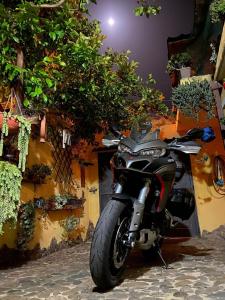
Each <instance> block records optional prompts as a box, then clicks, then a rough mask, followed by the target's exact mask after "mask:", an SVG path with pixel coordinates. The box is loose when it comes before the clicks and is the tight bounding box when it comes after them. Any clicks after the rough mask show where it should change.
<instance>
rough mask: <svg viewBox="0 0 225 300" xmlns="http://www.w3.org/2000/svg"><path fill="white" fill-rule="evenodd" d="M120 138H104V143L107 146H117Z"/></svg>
mask: <svg viewBox="0 0 225 300" xmlns="http://www.w3.org/2000/svg"><path fill="white" fill-rule="evenodd" d="M119 142H120V140H118V139H113V140H110V139H102V144H103V145H104V146H106V147H112V146H117V145H118V144H119Z"/></svg>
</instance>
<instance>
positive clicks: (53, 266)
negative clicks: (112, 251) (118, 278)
mask: <svg viewBox="0 0 225 300" xmlns="http://www.w3.org/2000/svg"><path fill="white" fill-rule="evenodd" d="M89 247H90V243H83V244H79V245H76V246H74V247H71V248H68V249H63V250H60V251H58V252H55V253H53V254H51V255H49V256H46V257H43V258H40V259H38V260H36V261H29V262H27V263H24V264H22V265H21V266H19V267H15V268H8V269H2V270H1V274H0V298H1V299H7V300H14V299H15V300H19V299H33V300H39V299H52V300H53V299H56V300H63V299H65V300H67V299H68V300H69V299H75V300H85V299H90V300H95V299H96V300H100V299H108V300H113V299H117V300H118V299H120V300H125V299H129V300H135V299H144V300H147V299H155V300H159V299H193V300H198V299H221V300H222V299H225V253H224V250H225V230H224V228H223V227H221V230H217V231H215V232H214V233H212V234H205V235H204V236H203V238H201V239H198V238H194V239H191V240H189V241H185V242H184V241H183V242H181V241H179V242H178V240H177V239H173V240H167V241H166V242H165V243H164V245H163V249H162V252H163V255H164V258H165V259H166V261H167V262H168V263H169V266H170V268H169V269H167V270H165V269H163V268H162V265H161V262H160V261H159V260H158V259H157V260H156V261H152V262H146V261H145V260H144V259H143V257H142V256H141V254H140V252H138V251H134V253H133V254H132V255H131V257H130V259H129V261H128V268H127V271H126V273H125V274H124V281H123V282H122V284H121V285H120V286H118V287H116V288H114V290H112V291H109V292H106V293H100V292H99V291H98V290H97V289H96V288H95V286H94V284H93V282H92V280H91V277H90V273H89V265H88V258H89Z"/></svg>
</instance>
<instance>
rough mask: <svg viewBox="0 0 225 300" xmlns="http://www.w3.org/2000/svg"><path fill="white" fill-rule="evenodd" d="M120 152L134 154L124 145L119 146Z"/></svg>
mask: <svg viewBox="0 0 225 300" xmlns="http://www.w3.org/2000/svg"><path fill="white" fill-rule="evenodd" d="M118 151H119V152H124V153H130V154H132V151H131V150H130V148H129V147H127V146H125V145H123V144H120V145H119V146H118Z"/></svg>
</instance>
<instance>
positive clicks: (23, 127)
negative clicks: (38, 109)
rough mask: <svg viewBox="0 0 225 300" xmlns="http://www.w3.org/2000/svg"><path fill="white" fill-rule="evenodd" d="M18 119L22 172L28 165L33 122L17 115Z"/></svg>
mask: <svg viewBox="0 0 225 300" xmlns="http://www.w3.org/2000/svg"><path fill="white" fill-rule="evenodd" d="M16 119H17V120H18V122H19V135H18V150H19V151H20V155H19V164H18V167H19V169H21V170H22V172H24V171H25V167H26V157H27V154H28V145H29V139H30V133H31V123H30V122H29V121H27V120H26V119H25V118H24V117H23V116H16Z"/></svg>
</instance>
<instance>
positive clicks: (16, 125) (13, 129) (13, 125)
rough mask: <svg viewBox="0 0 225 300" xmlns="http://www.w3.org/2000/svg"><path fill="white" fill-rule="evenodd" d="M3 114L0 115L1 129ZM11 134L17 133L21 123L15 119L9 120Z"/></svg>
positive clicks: (0, 126)
mask: <svg viewBox="0 0 225 300" xmlns="http://www.w3.org/2000/svg"><path fill="white" fill-rule="evenodd" d="M2 123H3V113H0V128H2ZM7 123H8V126H9V132H16V131H17V130H18V128H19V123H18V121H16V120H15V119H13V118H8V122H7Z"/></svg>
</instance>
